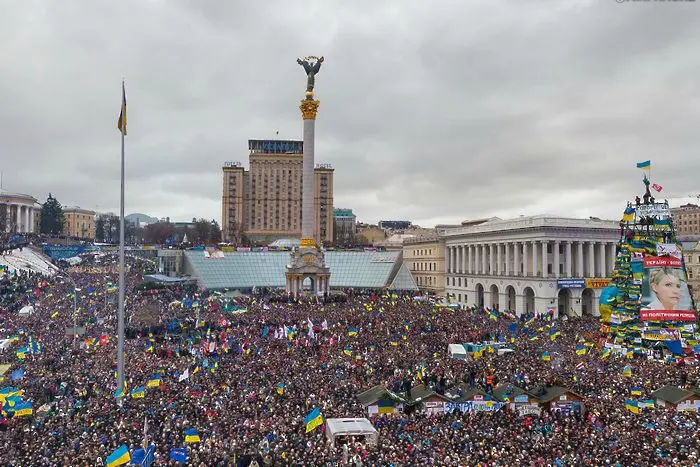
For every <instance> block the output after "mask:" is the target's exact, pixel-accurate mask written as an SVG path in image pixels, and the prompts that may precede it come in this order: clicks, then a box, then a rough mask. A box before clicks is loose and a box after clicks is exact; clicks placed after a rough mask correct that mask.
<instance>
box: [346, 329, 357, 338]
mask: <svg viewBox="0 0 700 467" xmlns="http://www.w3.org/2000/svg"><path fill="white" fill-rule="evenodd" d="M356 335H357V328H348V336H350V337H352V336H356Z"/></svg>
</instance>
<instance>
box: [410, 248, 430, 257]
mask: <svg viewBox="0 0 700 467" xmlns="http://www.w3.org/2000/svg"><path fill="white" fill-rule="evenodd" d="M432 255H433V249H432V248H425V249H416V250H413V256H432Z"/></svg>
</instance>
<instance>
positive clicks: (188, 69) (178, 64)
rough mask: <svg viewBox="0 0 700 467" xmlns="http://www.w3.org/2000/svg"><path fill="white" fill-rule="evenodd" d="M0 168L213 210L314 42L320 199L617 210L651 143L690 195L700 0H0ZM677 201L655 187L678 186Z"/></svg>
mask: <svg viewBox="0 0 700 467" xmlns="http://www.w3.org/2000/svg"><path fill="white" fill-rule="evenodd" d="M0 11H2V14H1V15H0V63H1V64H2V68H0V102H1V103H2V104H1V106H0V154H1V159H0V160H1V161H2V162H1V164H2V167H1V170H2V172H3V175H4V176H3V185H4V188H5V189H8V190H13V191H20V192H26V193H29V194H32V195H34V196H35V197H37V198H39V199H40V200H43V199H45V198H46V196H47V194H48V192H49V191H51V192H52V193H53V194H54V195H55V196H56V197H57V198H58V199H59V201H61V202H62V203H63V204H78V205H80V206H82V207H85V208H92V209H95V208H97V209H98V210H100V211H110V210H111V211H117V210H118V207H119V132H118V131H117V129H116V119H117V115H118V112H119V105H120V98H121V96H120V92H121V88H120V86H121V83H120V81H121V79H122V77H125V78H126V82H127V97H128V105H129V107H128V108H129V112H128V117H129V135H128V137H127V146H126V147H127V183H128V185H127V197H126V210H127V213H128V212H144V213H147V214H151V215H155V216H170V217H171V218H174V219H178V220H182V219H189V218H191V217H193V216H197V217H200V216H204V217H207V218H216V219H220V216H221V185H222V183H221V165H222V163H223V162H225V161H241V162H243V163H244V164H245V165H246V166H247V161H248V153H247V140H248V139H249V138H274V137H275V132H276V131H279V137H280V138H283V139H299V138H301V133H302V121H301V117H300V114H299V110H298V108H297V106H298V102H299V100H300V99H301V98H303V92H304V88H305V76H304V73H303V70H302V69H301V68H300V67H299V66H298V65H297V64H296V58H297V57H299V56H305V55H324V56H325V57H326V61H325V63H324V66H323V68H322V70H321V72H320V74H319V76H318V77H317V80H316V96H317V98H318V99H320V101H321V107H320V110H319V115H318V120H317V122H316V124H317V129H316V138H317V141H316V153H317V154H316V161H317V162H328V163H331V164H332V165H333V166H334V167H335V200H336V202H335V204H336V207H346V208H352V209H354V211H355V213H356V214H357V216H358V219H359V220H361V221H365V222H376V221H377V220H380V219H409V220H413V221H414V222H416V223H419V224H422V225H433V224H435V223H447V222H459V221H461V220H464V219H473V218H479V217H485V216H493V215H497V216H501V217H509V216H517V215H520V214H524V215H530V214H541V213H553V214H561V215H570V216H589V215H595V216H600V217H608V218H618V217H619V215H620V212H621V209H622V208H623V207H624V203H625V201H626V200H628V199H631V198H632V197H633V196H634V194H635V193H636V192H637V191H639V190H640V188H641V187H643V185H642V184H641V183H640V179H641V175H642V172H641V171H640V170H638V169H636V168H635V163H636V162H638V161H642V160H646V159H651V160H652V167H653V169H652V176H653V177H652V178H653V179H654V181H656V182H658V183H659V184H661V185H662V186H663V187H664V189H663V192H662V194H661V195H660V197H664V195H665V196H667V197H669V198H671V197H684V196H687V195H688V194H700V182H698V175H699V174H700V157H699V156H700V142H699V140H700V131H699V130H698V121H700V91H698V76H699V75H700V53H698V50H699V49H700V1H676V2H672V1H670V0H667V1H666V2H659V1H653V0H650V1H647V2H640V1H623V2H620V1H619V0H599V1H595V0H557V1H554V0H552V1H548V0H541V1H535V0H513V1H498V0H483V1H476V0H471V1H464V0H455V1H426V0H422V1H414V0H393V1H389V0H385V1H376V0H353V1H347V0H321V1H295V0H277V1H275V0H266V1H250V2H243V1H223V0H167V1H166V0H120V1H116V2H115V1H95V0H65V1H56V0H21V1H20V0H0ZM685 200H687V198H685V199H683V200H675V202H676V203H678V202H680V201H685Z"/></svg>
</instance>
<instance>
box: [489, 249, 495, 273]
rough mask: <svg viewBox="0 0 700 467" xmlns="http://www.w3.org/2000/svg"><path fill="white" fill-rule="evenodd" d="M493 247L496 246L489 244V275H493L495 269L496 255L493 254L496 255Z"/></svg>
mask: <svg viewBox="0 0 700 467" xmlns="http://www.w3.org/2000/svg"><path fill="white" fill-rule="evenodd" d="M493 246H494V245H493V243H489V244H488V252H489V253H488V255H489V260H488V273H489V275H493V273H494V270H493V268H494V266H495V264H494V260H493V258H494V257H495V256H496V255H494V254H493V253H494V251H493Z"/></svg>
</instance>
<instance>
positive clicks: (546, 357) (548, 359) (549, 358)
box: [542, 352, 552, 362]
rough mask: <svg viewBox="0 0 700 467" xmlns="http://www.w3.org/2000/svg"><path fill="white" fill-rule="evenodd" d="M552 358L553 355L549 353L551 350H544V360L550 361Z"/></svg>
mask: <svg viewBox="0 0 700 467" xmlns="http://www.w3.org/2000/svg"><path fill="white" fill-rule="evenodd" d="M551 359H552V357H551V355H550V354H549V352H543V353H542V360H544V361H545V362H548V361H550V360H551Z"/></svg>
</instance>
